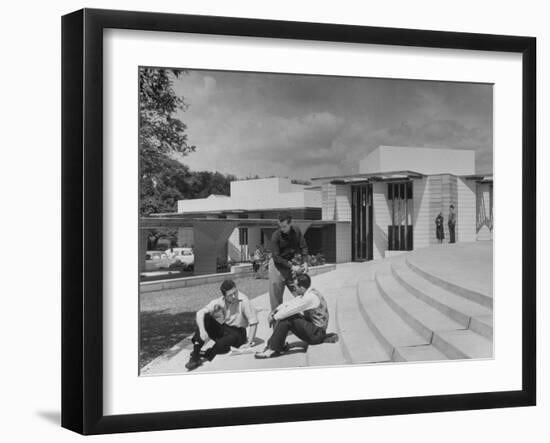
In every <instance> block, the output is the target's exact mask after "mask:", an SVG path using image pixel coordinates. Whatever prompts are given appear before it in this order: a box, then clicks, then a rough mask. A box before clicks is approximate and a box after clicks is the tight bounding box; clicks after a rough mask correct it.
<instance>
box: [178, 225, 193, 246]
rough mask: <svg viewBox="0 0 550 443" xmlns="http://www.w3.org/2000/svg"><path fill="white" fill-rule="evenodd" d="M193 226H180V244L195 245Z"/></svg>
mask: <svg viewBox="0 0 550 443" xmlns="http://www.w3.org/2000/svg"><path fill="white" fill-rule="evenodd" d="M193 237H194V236H193V228H178V246H179V247H180V248H183V247H187V248H190V247H191V246H193V245H194V243H195V242H194V238H193Z"/></svg>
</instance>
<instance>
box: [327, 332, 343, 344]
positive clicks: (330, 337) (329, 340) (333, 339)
mask: <svg viewBox="0 0 550 443" xmlns="http://www.w3.org/2000/svg"><path fill="white" fill-rule="evenodd" d="M338 340H340V337H338V334H335V333H334V332H331V333H329V334H327V335H325V339H324V340H323V343H338Z"/></svg>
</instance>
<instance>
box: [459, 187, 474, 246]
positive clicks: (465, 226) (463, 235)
mask: <svg viewBox="0 0 550 443" xmlns="http://www.w3.org/2000/svg"><path fill="white" fill-rule="evenodd" d="M457 193H458V200H457V201H458V211H457V225H456V235H457V239H456V240H457V241H459V242H471V241H475V239H476V194H475V183H474V182H472V181H471V180H464V179H462V178H459V177H458V178H457Z"/></svg>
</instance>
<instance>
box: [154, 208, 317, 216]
mask: <svg viewBox="0 0 550 443" xmlns="http://www.w3.org/2000/svg"><path fill="white" fill-rule="evenodd" d="M309 209H315V210H319V211H320V210H322V208H321V206H298V207H294V208H257V209H212V210H208V209H207V210H204V211H186V212H159V213H158V214H151V215H150V217H185V216H188V215H190V214H227V213H233V212H234V213H237V214H246V213H248V212H269V211H283V212H290V211H303V210H309Z"/></svg>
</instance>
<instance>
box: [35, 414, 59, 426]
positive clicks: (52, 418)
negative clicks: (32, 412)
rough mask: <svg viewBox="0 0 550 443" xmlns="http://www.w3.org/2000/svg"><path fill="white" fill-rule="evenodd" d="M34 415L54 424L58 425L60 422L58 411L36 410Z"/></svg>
mask: <svg viewBox="0 0 550 443" xmlns="http://www.w3.org/2000/svg"><path fill="white" fill-rule="evenodd" d="M36 415H38V416H39V417H40V418H42V419H44V420H46V421H47V422H50V423H51V424H54V425H56V426H59V425H60V424H61V412H60V411H37V412H36Z"/></svg>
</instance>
